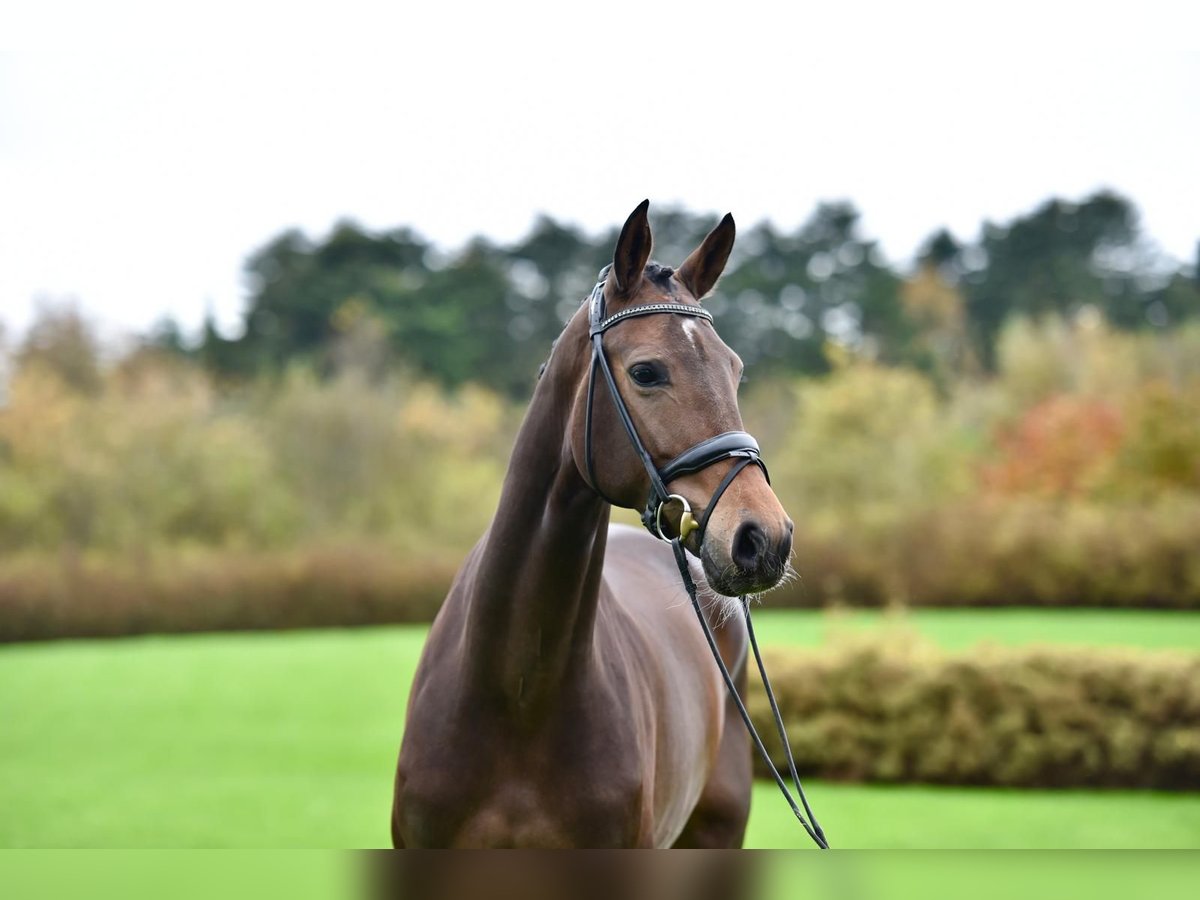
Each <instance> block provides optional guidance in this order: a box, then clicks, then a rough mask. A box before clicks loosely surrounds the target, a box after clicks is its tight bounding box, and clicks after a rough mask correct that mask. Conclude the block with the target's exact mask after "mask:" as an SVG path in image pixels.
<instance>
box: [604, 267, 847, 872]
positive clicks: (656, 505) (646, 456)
mask: <svg viewBox="0 0 1200 900" xmlns="http://www.w3.org/2000/svg"><path fill="white" fill-rule="evenodd" d="M609 268H610V267H609V266H605V267H604V268H603V269H601V270H600V276H599V281H598V282H597V283H596V287H595V288H593V290H592V295H591V297H590V298H589V300H588V302H589V304H590V307H589V322H590V324H591V328H590V336H591V341H592V365H591V369H590V371H589V373H588V390H587V405H586V407H585V409H584V456H585V465H586V466H587V477H588V481H590V482H591V485H592V488H593V489H594V490H595V491H596V492H597V493H598V494H599V495H600V496H601V497H602V498H603V499H604V500H606V501H608V502H609V503H610V504H612V505H613V506H619V505H620V504H618V503H616V502H615V501H613V499H612V498H611V497H609V496H608V495H607V494H605V493H604V490H603V488H601V487H600V483H599V481H598V480H597V479H596V469H595V464H594V462H593V460H592V406H593V400H594V397H595V391H596V373H597V371H599V372H600V374H601V376H602V377H603V379H604V382H605V384H607V385H608V392H609V396H610V397H611V398H612V402H613V406H614V407H616V410H617V415H618V416H619V417H620V419H621V425H622V426H623V427H624V429H625V433H626V434H627V435H628V436H629V441H630V443H631V444H633V449H634V451H635V452H636V453H637V455H638V459H640V460H641V463H642V466H643V468H645V470H646V474H647V475H649V476H650V495H649V497H648V498H647V500H646V508H645V509H644V510H643V511H642V524H643V525H644V526H645V527H646V529H647V530H648V531H649V532H650V533H651V534H652V535H654V536H655V537H657V538H659V539H661V540H663V541H669V542H670V544H671V549H672V551H673V552H674V554H675V563H676V565H678V567H679V576H680V578H681V579H682V580H683V586H684V589H685V590H686V591H687V594H688V597H689V599H690V600H691V602H692V608H693V609H694V610H695V613H696V618H698V619H699V620H700V626H701V628H702V629H703V630H704V637H705V639H706V640H707V641H708V647H709V649H710V650H711V651H712V655H713V659H715V660H716V661H717V667H718V668H719V669H720V670H721V678H722V679H723V680H724V682H725V687H726V688H727V689H728V691H729V696H730V697H731V698H733V702H734V705H735V706H737V710H738V713H739V714H740V715H741V717H742V722H743V723H744V724H745V726H746V731H747V732H749V734H750V738H751V740H752V741H753V742H754V746H755V747H756V748H757V749H758V753H759V756H760V757H762V760H763V762H764V763H765V764H766V766H767V768H768V769H769V770H770V772H771V774H772V776H774V778H775V784H776V785H777V786H778V787H779V790H780V791H781V792H782V793H783V796H784V799H785V800H787V803H788V805H789V806H790V807H791V809H792V813H793V814H794V815H795V816H796V818H797V819H798V820H799V821H800V824H801V825H803V826H804V830H805V831H806V832H808V835H809V837H811V838H812V839H813V841H814V842H815V843H816V845H817V846H818V847H820V848H821V849H822V850H828V849H829V842H828V841H827V840H826V839H825V833H824V832H823V831H822V830H821V826H820V824H818V822H817V817H816V816H814V815H813V812H812V809H811V808H810V807H809V805H808V798H807V797H805V796H804V787H803V786H802V785H801V784H800V776H799V775H798V774H797V772H796V762H795V760H794V759H793V757H792V748H791V745H790V744H789V743H788V737H787V731H786V730H785V729H784V726H783V716H782V715H781V714H780V712H779V704H778V703H777V702H776V700H775V692H774V691H773V690H772V689H771V682H770V680H769V679H768V678H767V670H766V668H765V667H764V666H763V661H762V655H761V654H760V653H759V650H758V641H757V639H756V638H755V636H754V624H753V623H752V622H751V620H750V603H749V601H748V600H747V599H746V598H745V597H742V598H741V600H742V615H743V618H744V619H745V621H746V632H747V634H748V635H749V638H750V646H751V647H752V648H753V650H754V661H755V663H757V665H758V673H759V676H760V677H761V678H762V683H763V687H764V688H765V689H766V694H767V701H768V702H769V703H770V706H771V715H772V717H773V718H774V720H775V728H776V730H777V731H778V732H779V739H780V742H781V743H782V745H783V750H784V753H785V755H786V756H787V762H788V771H789V774H790V775H791V779H792V784H793V785H794V786H795V788H796V793H797V795H798V796H799V797H800V803H801V804H802V805H803V806H804V812H803V813H802V812H801V811H800V807H799V806H797V805H796V801H795V799H793V797H792V794H791V791H789V790H788V786H787V783H786V782H785V781H784V780H783V776H782V775H780V774H779V769H778V768H776V766H775V763H774V762H772V760H771V755H770V753H768V752H767V748H766V745H765V744H763V741H762V738H761V737H759V734H758V730H757V729H756V728H755V727H754V723H753V722H752V721H751V719H750V713H749V712H748V711H747V709H746V704H745V703H744V702H743V701H742V698H741V696H740V695H739V694H738V691H737V685H736V684H734V681H733V676H732V675H731V674H730V672H729V667H728V666H726V665H725V660H723V659H722V658H721V651H720V649H719V648H718V647H717V641H716V638H715V637H714V636H713V632H712V627H711V626H710V625H709V624H708V619H707V618H706V617H705V615H704V610H703V609H702V608H701V606H700V601H699V599H698V597H697V590H696V583H695V581H694V580H693V579H692V573H691V570H690V568H689V566H688V561H687V552H686V551H685V550H684V547H683V542H684V541H685V540H686V539H687V537H688V535H689V534H691V532H692V531H698V532H699V534H698V536H697V541H696V544H697V546H699V545H700V544H702V543H703V542H704V534H705V530H706V529H707V527H708V520H709V517H710V516H711V515H712V512H713V510H714V509H716V506H717V503H718V502H719V501H720V499H721V496H722V495H723V494H724V493H725V491H726V489H727V488H728V487H729V486H730V485H731V484H732V483H733V480H734V479H735V478H737V476H738V475H740V474H741V472H742V470H743V469H745V468H746V467H747V466H750V465H755V466H758V468H759V469H761V470H762V473H763V475H764V476H765V477H766V479H767V482H768V483H770V481H771V476H770V474H769V473H768V472H767V466H766V464H765V463H764V462H763V461H762V456H761V454H760V452H759V448H758V442H757V441H756V440H754V438H753V437H751V436H750V435H749V434H747V433H746V432H744V431H727V432H725V433H723V434H718V435H716V436H714V437H710V438H707V439H706V440H703V441H701V442H700V443H698V444H695V445H693V446H692V447H689V448H688V449H687V450H685V451H683V453H681V454H679V455H678V456H677V457H675V458H674V459H673V460H671V461H670V462H668V463H667V464H666V465H665V466H663V467H662V468H661V469H660V468H659V467H658V466H656V465H655V464H654V459H653V457H652V456H651V455H650V452H649V451H648V450H647V449H646V445H645V444H643V443H642V439H641V437H640V436H639V435H638V432H637V427H636V426H635V425H634V423H633V418H632V416H630V414H629V409H628V408H627V407H626V406H625V401H624V400H622V399H621V393H620V391H619V390H618V389H617V381H616V378H615V377H614V376H613V371H612V367H611V366H610V365H609V364H608V358H607V357H606V356H605V354H604V333H605V332H606V331H608V329H610V328H612V327H613V326H614V325H616V324H618V323H620V322H623V321H625V320H626V319H632V318H634V317H636V316H649V315H659V314H668V315H678V316H691V317H693V318H697V319H705V320H707V321H709V322H712V313H710V312H709V311H708V310H706V309H703V308H702V307H699V306H687V305H684V304H681V303H648V304H644V305H641V306H631V307H628V308H626V309H623V310H621V311H620V312H618V313H614V314H613V315H611V316H609V317H607V318H605V315H604V283H605V280H606V279H607V277H608V270H609ZM724 459H735V460H736V462H735V463H734V464H733V466H731V467H730V469H729V471H728V472H727V473H726V474H725V477H724V478H723V479H722V480H721V483H720V484H719V485H718V486H717V489H716V490H715V491H714V492H713V495H712V497H710V498H709V501H708V505H707V506H706V507H705V509H704V515H703V516H701V518H700V521H699V522H697V521H696V519H695V518H694V517H693V515H692V508H691V506H690V505H689V504H688V502H687V500H685V499H684V498H683V497H682V496H681V495H679V494H672V493H670V492H669V491H668V490H667V485H668V484H670V483H671V482H672V481H674V480H675V479H676V478H681V477H683V476H684V475H691V474H693V473H695V472H699V471H701V470H703V469H706V468H708V467H709V466H711V465H713V464H714V463H717V462H720V461H721V460H724ZM672 501H678V502H679V503H680V504H681V506H682V512H681V514H680V517H679V528H678V534H677V535H676V537H674V538H669V537H668V536H667V534H666V533H665V532H664V531H663V521H662V515H663V508H664V507H665V506H666V505H667V504H668V503H670V502H672ZM804 813H807V814H808V817H807V819H806V818H805V815H804ZM810 821H811V823H812V824H811V825H810V824H809V823H810Z"/></svg>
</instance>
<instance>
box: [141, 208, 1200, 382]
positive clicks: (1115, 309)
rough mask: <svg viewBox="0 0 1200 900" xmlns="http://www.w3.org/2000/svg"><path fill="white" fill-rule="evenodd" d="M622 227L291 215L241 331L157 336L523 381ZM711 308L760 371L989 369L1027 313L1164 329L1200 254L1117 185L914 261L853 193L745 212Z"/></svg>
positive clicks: (267, 365)
mask: <svg viewBox="0 0 1200 900" xmlns="http://www.w3.org/2000/svg"><path fill="white" fill-rule="evenodd" d="M715 223H716V219H715V217H711V216H705V215H695V214H692V213H688V212H685V211H682V210H668V211H666V212H663V213H659V214H658V215H657V216H655V217H653V227H654V234H655V241H656V244H655V257H656V258H657V259H660V260H662V261H664V262H666V263H668V264H677V263H678V262H679V261H681V260H682V259H683V258H684V256H685V255H686V254H687V252H688V251H689V250H690V248H692V247H693V246H695V245H696V244H697V243H699V241H700V240H701V239H702V238H703V236H704V235H705V234H706V233H707V232H708V230H709V229H710V228H711V227H712V226H713V225H714V224H715ZM616 235H617V231H616V229H613V230H611V231H609V232H606V233H603V234H600V235H595V236H589V235H586V234H584V233H583V232H581V231H580V230H578V229H576V228H574V227H572V226H570V225H565V224H562V223H560V222H557V221H555V220H553V219H551V218H548V217H545V216H543V217H541V218H540V219H539V220H538V221H537V222H536V224H535V225H534V227H533V229H532V230H531V231H530V233H529V234H528V235H526V236H525V237H524V238H523V239H522V240H520V241H519V242H517V243H515V244H513V245H511V246H499V245H497V244H494V243H492V242H489V241H487V240H485V239H483V238H476V239H474V240H472V241H470V242H469V243H468V244H467V245H466V247H464V248H463V249H462V250H461V251H459V252H458V253H456V254H453V255H447V254H444V253H443V252H441V251H439V250H438V249H437V248H435V247H434V246H432V245H431V244H430V243H429V242H427V241H425V240H424V239H422V238H421V237H420V236H419V235H418V234H417V233H415V232H414V231H412V230H411V229H408V228H397V229H393V230H389V231H382V232H371V231H368V230H365V229H363V228H361V227H359V226H357V225H355V224H354V223H351V222H342V223H340V224H339V225H337V226H336V227H335V228H334V229H333V231H332V232H331V233H330V234H329V235H328V236H327V237H325V238H324V239H323V240H319V241H318V240H312V239H310V238H309V237H307V236H305V235H304V234H301V233H300V232H298V231H294V230H293V231H287V232H285V233H283V234H281V235H279V236H278V237H276V238H275V239H273V240H272V241H270V242H269V243H267V244H266V245H265V246H263V247H261V248H260V249H259V250H257V251H256V252H255V253H254V254H253V255H252V256H251V257H250V259H249V260H248V262H247V265H246V271H247V276H248V278H249V283H250V296H249V302H248V306H247V310H246V313H245V319H244V333H243V334H242V335H241V336H240V337H237V338H235V339H227V338H225V337H222V336H221V335H220V334H219V333H218V331H217V330H216V328H215V327H214V325H213V324H212V322H211V321H209V322H208V323H207V324H206V326H205V329H204V334H203V336H202V340H201V342H200V345H199V346H198V347H197V348H195V349H189V350H184V342H183V340H182V339H181V335H180V331H179V329H178V327H176V326H175V325H173V324H172V323H167V324H166V325H165V326H164V327H163V328H162V329H161V331H160V333H159V335H158V338H157V340H158V342H159V343H160V344H162V345H166V346H170V347H173V348H175V349H177V350H179V351H180V352H188V353H191V354H194V355H196V356H198V357H199V359H200V360H201V361H202V362H203V363H204V365H205V366H206V367H207V368H208V369H209V370H210V371H211V372H212V373H214V374H216V375H219V376H225V377H251V376H257V375H262V374H269V373H272V372H278V371H281V370H282V369H283V368H284V367H285V365H286V364H287V363H288V362H289V361H292V360H302V361H304V362H307V363H310V364H313V365H315V366H316V367H317V369H318V370H319V371H323V372H325V373H327V374H329V373H333V372H337V371H340V370H342V369H344V368H345V367H347V366H352V367H354V368H356V369H358V370H360V371H366V372H367V373H369V374H371V375H372V376H373V377H381V376H382V374H383V373H384V372H386V371H387V370H388V369H389V368H391V367H392V366H393V365H394V364H397V363H399V364H400V365H401V366H402V367H404V368H406V369H408V370H409V371H411V372H412V373H413V374H415V375H417V376H420V377H426V378H432V379H434V380H436V381H438V382H439V383H441V384H442V385H444V386H447V387H456V386H458V385H461V384H463V383H464V382H467V381H470V380H476V381H480V382H482V383H486V384H489V385H491V386H493V387H495V388H498V389H500V390H502V391H504V392H506V393H509V394H510V395H514V396H523V395H525V394H526V393H527V392H528V390H529V385H530V383H531V379H532V373H533V372H534V371H536V367H537V363H538V362H539V361H540V360H541V359H542V357H544V355H545V354H546V351H547V349H548V347H549V345H550V342H551V341H552V340H553V339H554V337H555V336H556V335H557V334H558V333H559V331H560V330H561V328H562V326H563V323H564V322H565V321H566V320H567V319H568V318H569V317H570V316H571V315H572V314H573V313H574V311H575V309H576V308H577V307H578V304H579V302H580V301H581V300H582V299H583V298H584V297H585V295H586V294H587V293H588V291H589V289H590V287H591V285H592V283H593V281H594V279H595V276H596V272H597V270H598V269H599V268H600V267H601V266H602V265H604V264H605V263H606V262H607V261H608V260H609V258H610V254H611V251H612V247H613V245H614V243H615V240H616ZM709 307H710V309H711V310H712V312H713V313H714V315H715V317H716V323H717V327H718V329H719V330H720V332H721V334H722V336H723V337H725V339H726V340H727V341H728V343H729V344H730V345H731V346H732V347H733V348H734V349H735V350H737V352H738V353H739V354H741V356H742V357H743V358H744V359H745V360H746V362H747V363H748V364H751V365H753V366H754V367H755V370H756V371H757V372H759V373H777V374H787V373H797V374H808V375H812V374H822V373H825V372H827V371H828V370H829V369H830V368H831V366H833V365H835V364H836V360H834V359H831V353H830V347H831V346H841V347H846V348H849V349H851V350H852V351H854V353H855V355H857V356H860V357H865V358H868V359H872V360H875V361H878V362H881V363H886V364H901V365H906V366H910V367H914V368H916V369H918V370H920V371H922V372H924V373H926V374H927V375H929V376H930V377H932V378H933V379H934V380H935V382H937V383H940V384H941V385H943V386H945V385H946V384H948V383H949V382H952V381H954V380H956V379H957V378H959V377H961V376H963V375H970V374H977V373H982V372H994V371H995V369H996V365H997V357H996V352H997V341H998V337H999V335H1000V333H1001V331H1002V329H1003V327H1004V325H1005V323H1006V322H1008V321H1009V320H1011V319H1012V318H1014V317H1016V316H1025V317H1031V318H1033V319H1035V320H1036V319H1039V318H1041V317H1044V316H1047V315H1051V314H1057V315H1063V316H1071V315H1074V314H1076V313H1077V312H1079V311H1080V310H1081V309H1085V308H1092V309H1096V310H1098V311H1100V312H1101V313H1102V314H1103V315H1104V317H1105V318H1106V319H1107V320H1108V321H1109V322H1110V323H1112V324H1113V325H1115V326H1116V327H1118V328H1121V329H1154V328H1163V327H1167V326H1170V325H1172V324H1175V323H1178V322H1180V321H1181V320H1183V319H1186V318H1189V317H1194V316H1196V315H1197V314H1198V313H1200V284H1198V282H1197V273H1196V271H1195V266H1192V267H1183V268H1180V267H1179V266H1178V265H1177V264H1175V263H1172V262H1171V261H1169V260H1166V259H1164V258H1163V257H1162V256H1161V255H1160V254H1158V253H1157V252H1156V251H1155V250H1154V248H1153V245H1152V244H1151V242H1150V241H1149V240H1148V239H1147V238H1146V236H1145V235H1144V234H1143V233H1142V231H1141V230H1140V227H1139V223H1138V215H1137V211H1136V209H1135V207H1134V206H1133V204H1132V203H1131V202H1130V201H1129V200H1127V199H1125V198H1124V197H1121V196H1118V195H1117V194H1114V193H1111V192H1107V191H1102V192H1099V193H1096V194H1094V195H1092V196H1090V197H1087V198H1086V199H1084V200H1082V201H1081V202H1069V201H1065V200H1060V199H1052V200H1049V201H1047V202H1045V203H1043V204H1042V205H1041V206H1039V207H1038V208H1036V209H1035V210H1033V211H1032V212H1030V213H1028V214H1027V215H1023V216H1018V217H1017V218H1015V219H1014V220H1012V221H1011V222H1008V223H1005V224H999V225H998V224H992V223H987V224H985V225H984V227H983V229H982V233H981V235H980V236H979V238H978V239H977V240H976V241H975V242H973V243H963V242H960V241H959V240H957V239H956V238H955V237H954V236H953V235H951V234H950V233H949V232H947V231H945V230H942V231H939V232H937V233H935V234H933V235H931V236H930V237H929V238H928V239H927V241H926V242H925V243H924V246H923V249H922V250H921V252H920V254H919V258H918V260H917V262H916V265H915V269H914V270H913V271H909V272H902V271H899V270H898V269H897V268H895V267H894V266H892V265H890V264H889V263H888V261H887V260H885V259H884V257H883V255H882V253H881V252H880V249H879V247H878V245H877V243H876V242H875V241H873V240H871V239H869V238H868V237H867V236H865V235H864V234H863V230H862V224H861V218H860V215H859V212H858V210H857V209H855V207H854V206H853V205H852V204H850V203H845V202H840V203H826V204H822V205H820V206H818V208H817V209H816V210H815V211H814V212H813V213H812V215H811V216H810V217H809V218H808V220H807V221H805V222H804V223H803V224H801V225H800V226H799V227H798V228H796V229H795V230H794V231H791V232H787V231H782V230H780V229H778V228H776V227H775V226H773V225H771V224H770V223H766V222H764V223H760V224H758V225H755V226H753V227H751V228H748V229H743V230H742V232H741V234H740V236H739V239H738V242H737V245H736V248H735V250H734V256H733V257H732V258H731V260H730V264H729V267H728V269H727V270H726V275H725V277H724V279H723V280H722V282H721V285H720V288H719V290H718V293H717V295H716V296H715V297H713V298H712V299H711V300H710V301H709Z"/></svg>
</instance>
